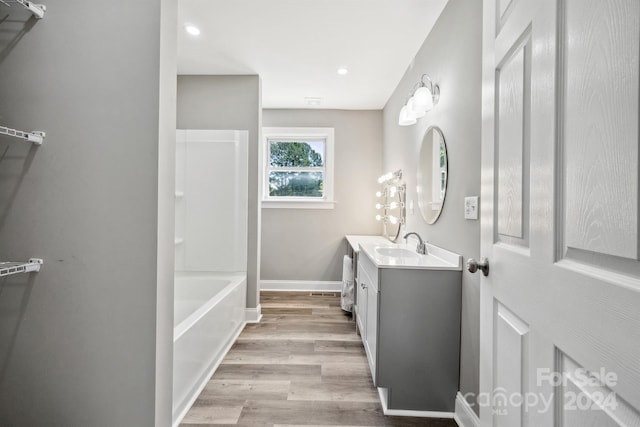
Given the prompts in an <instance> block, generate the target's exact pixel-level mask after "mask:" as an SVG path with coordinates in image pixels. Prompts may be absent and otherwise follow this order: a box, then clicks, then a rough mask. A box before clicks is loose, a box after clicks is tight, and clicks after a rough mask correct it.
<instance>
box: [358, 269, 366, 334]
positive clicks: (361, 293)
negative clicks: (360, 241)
mask: <svg viewBox="0 0 640 427" xmlns="http://www.w3.org/2000/svg"><path fill="white" fill-rule="evenodd" d="M364 277H365V273H364V271H363V269H362V267H361V266H360V263H358V279H357V282H356V292H357V294H358V296H357V298H356V304H357V305H356V322H357V323H358V330H359V331H360V335H361V336H362V341H363V343H364V340H365V336H366V333H367V332H366V328H367V288H366V287H365V286H366V285H364V286H363V281H366V279H365V278H364Z"/></svg>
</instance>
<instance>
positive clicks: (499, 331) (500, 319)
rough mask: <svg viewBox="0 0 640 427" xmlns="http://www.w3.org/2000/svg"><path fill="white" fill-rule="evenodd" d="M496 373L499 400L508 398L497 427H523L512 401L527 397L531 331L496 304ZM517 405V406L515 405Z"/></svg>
mask: <svg viewBox="0 0 640 427" xmlns="http://www.w3.org/2000/svg"><path fill="white" fill-rule="evenodd" d="M494 319H495V322H496V324H495V332H494V337H495V339H494V354H495V358H494V361H493V370H494V376H495V390H496V399H499V397H498V396H499V395H504V397H505V399H506V400H505V401H504V402H500V404H499V406H501V408H499V410H498V412H497V413H496V415H497V416H496V420H495V425H496V426H500V427H503V426H504V427H520V426H521V425H522V415H521V413H520V412H521V411H520V408H518V407H517V406H516V405H514V404H512V402H510V400H509V399H508V398H509V397H510V396H512V395H514V393H516V394H520V395H523V394H524V393H525V391H526V390H525V389H524V387H523V373H524V372H526V365H527V362H528V360H527V358H528V355H527V351H526V347H527V338H528V333H529V327H528V326H527V325H526V324H525V323H524V322H523V321H522V320H520V319H519V318H518V316H516V315H515V314H513V313H512V312H511V311H510V310H509V309H507V308H506V307H505V306H503V305H502V304H500V303H497V304H496V312H495V314H494ZM515 403H516V404H517V402H515Z"/></svg>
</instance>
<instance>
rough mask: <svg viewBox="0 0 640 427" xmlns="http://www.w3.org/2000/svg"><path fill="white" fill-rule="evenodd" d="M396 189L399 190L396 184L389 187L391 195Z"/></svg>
mask: <svg viewBox="0 0 640 427" xmlns="http://www.w3.org/2000/svg"><path fill="white" fill-rule="evenodd" d="M396 191H398V189H397V188H396V186H395V185H394V186H393V187H389V193H390V195H393V194H394V193H395V192H396Z"/></svg>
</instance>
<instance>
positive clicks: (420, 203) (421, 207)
mask: <svg viewBox="0 0 640 427" xmlns="http://www.w3.org/2000/svg"><path fill="white" fill-rule="evenodd" d="M430 132H438V134H439V135H440V138H441V140H442V143H441V144H442V146H444V162H445V163H444V167H445V171H446V177H445V180H444V188H443V190H444V194H443V196H442V203H441V205H440V209H439V210H438V212H437V214H435V216H432V217H429V218H427V215H426V214H425V210H426V209H425V204H426V202H425V201H424V200H423V198H422V197H423V196H422V191H421V189H422V188H423V187H424V185H423V183H424V178H423V175H424V171H425V169H427V168H426V167H423V166H422V164H421V162H422V158H423V154H422V152H423V150H424V149H425V148H426V147H425V139H426V138H427V136H428V135H429V133H430ZM429 149H433V145H430V146H429ZM428 169H429V170H430V172H431V179H433V171H431V167H429V168H428ZM416 175H417V176H416V191H417V194H418V209H419V210H420V215H422V219H424V221H425V222H426V223H427V224H429V225H432V224H435V222H436V221H437V220H438V218H440V215H442V211H443V209H444V203H445V200H446V198H447V187H448V184H449V152H448V150H447V142H446V140H445V138H444V134H443V133H442V129H440V128H439V127H438V126H429V128H427V130H426V131H425V133H424V136H423V137H422V142H421V144H420V151H419V153H418V166H417V174H416ZM430 181H431V180H430ZM431 185H433V184H432V182H431Z"/></svg>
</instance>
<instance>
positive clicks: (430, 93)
mask: <svg viewBox="0 0 640 427" xmlns="http://www.w3.org/2000/svg"><path fill="white" fill-rule="evenodd" d="M425 79H426V81H425ZM439 99H440V87H439V86H438V85H434V84H433V82H432V81H431V78H430V77H429V76H428V75H427V74H423V75H422V76H421V77H420V81H419V82H418V83H416V84H415V85H414V86H413V91H412V94H411V96H410V97H409V98H408V99H407V101H406V102H405V104H404V105H403V106H402V108H401V109H400V115H399V117H398V124H399V125H400V126H410V125H413V124H415V123H416V121H417V119H419V118H420V117H423V116H424V115H425V114H426V113H427V111H430V110H431V109H432V108H433V106H434V105H436V104H437V103H438V100H439Z"/></svg>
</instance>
